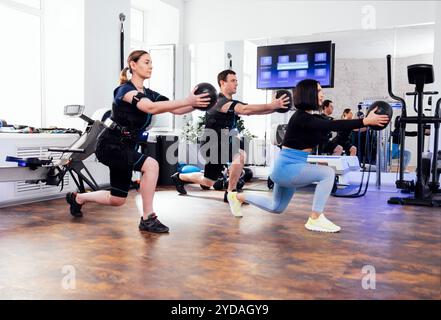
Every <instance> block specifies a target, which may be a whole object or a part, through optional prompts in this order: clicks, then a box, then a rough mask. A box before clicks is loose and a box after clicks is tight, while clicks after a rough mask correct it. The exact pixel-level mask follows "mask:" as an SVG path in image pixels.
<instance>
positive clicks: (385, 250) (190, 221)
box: [0, 182, 441, 299]
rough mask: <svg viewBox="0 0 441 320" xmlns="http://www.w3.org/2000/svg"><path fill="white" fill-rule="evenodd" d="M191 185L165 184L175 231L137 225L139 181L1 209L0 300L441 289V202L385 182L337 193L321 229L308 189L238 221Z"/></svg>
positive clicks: (166, 213) (324, 295)
mask: <svg viewBox="0 0 441 320" xmlns="http://www.w3.org/2000/svg"><path fill="white" fill-rule="evenodd" d="M248 186H249V188H253V189H258V188H260V189H262V190H265V188H264V184H263V183H262V182H258V183H253V184H251V185H248ZM187 189H188V190H189V194H190V195H188V196H177V194H176V192H175V191H174V190H172V189H171V188H165V189H164V188H163V189H160V190H159V192H157V194H156V210H157V212H158V215H159V216H160V218H161V221H162V222H164V223H165V224H166V225H168V226H169V227H170V229H171V232H170V234H166V235H157V234H149V233H141V232H139V231H138V222H139V214H138V212H137V209H136V205H135V195H136V192H135V191H133V192H131V193H130V195H129V198H128V201H127V204H126V205H125V206H124V207H121V208H108V207H102V206H99V205H94V204H90V205H87V206H85V208H84V213H85V216H84V217H83V218H82V219H74V218H72V217H71V216H70V215H69V213H68V211H67V210H68V208H67V206H66V204H65V202H64V200H62V199H59V200H53V201H48V202H41V203H35V204H32V205H23V206H17V207H11V208H4V209H0V243H1V246H0V257H1V258H0V299H440V298H441V210H440V208H422V207H400V206H390V205H388V204H387V202H386V201H387V198H388V197H389V196H391V195H392V194H391V193H386V192H378V191H373V192H369V193H368V195H367V196H365V197H363V198H359V199H339V198H330V200H329V202H328V206H327V216H328V217H329V218H330V219H332V220H333V221H334V222H336V223H337V224H339V225H340V226H341V227H342V232H340V233H339V234H321V233H315V232H310V231H307V230H305V228H304V226H303V225H304V223H305V222H306V219H307V215H308V211H309V210H310V203H311V201H312V194H311V193H310V192H309V191H308V190H306V191H300V192H299V193H297V194H296V195H295V197H294V199H293V200H292V201H291V205H290V206H289V208H288V210H287V211H286V212H285V213H283V214H281V215H276V214H270V213H266V212H263V211H261V210H259V209H256V208H255V207H252V206H246V207H244V218H242V219H237V218H234V217H233V216H232V215H231V214H230V213H229V211H228V208H227V205H226V204H224V203H223V202H222V197H223V193H221V192H217V191H201V190H200V189H199V188H196V187H194V188H192V187H188V188H187ZM365 266H372V267H374V268H375V271H376V285H375V289H374V290H372V289H371V290H365V289H363V286H362V280H363V277H365V276H366V274H365V273H363V267H365ZM370 271H372V269H369V272H370ZM371 275H372V274H371ZM72 279H75V282H73V281H72ZM369 283H371V284H372V282H369ZM66 285H67V286H66ZM73 286H75V288H74V289H73Z"/></svg>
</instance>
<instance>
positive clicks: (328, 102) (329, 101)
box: [322, 100, 332, 109]
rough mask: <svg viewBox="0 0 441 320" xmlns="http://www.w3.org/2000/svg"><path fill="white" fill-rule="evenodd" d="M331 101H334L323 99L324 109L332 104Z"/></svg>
mask: <svg viewBox="0 0 441 320" xmlns="http://www.w3.org/2000/svg"><path fill="white" fill-rule="evenodd" d="M331 103H332V101H331V100H325V101H323V103H322V108H323V109H324V108H327V107H329V105H330V104H331Z"/></svg>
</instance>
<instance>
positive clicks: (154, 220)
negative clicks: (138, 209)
mask: <svg viewBox="0 0 441 320" xmlns="http://www.w3.org/2000/svg"><path fill="white" fill-rule="evenodd" d="M139 230H141V231H148V232H154V233H166V232H168V230H169V229H168V227H167V226H165V225H163V224H162V223H161V222H160V221H159V220H158V217H157V216H156V214H154V213H153V214H151V215H149V217H148V218H147V220H144V218H143V217H141V221H140V222H139Z"/></svg>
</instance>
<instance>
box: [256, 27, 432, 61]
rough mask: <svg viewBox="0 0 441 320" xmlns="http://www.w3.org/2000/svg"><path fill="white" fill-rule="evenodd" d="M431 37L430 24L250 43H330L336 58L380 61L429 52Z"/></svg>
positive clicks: (430, 49)
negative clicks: (334, 46) (327, 41)
mask: <svg viewBox="0 0 441 320" xmlns="http://www.w3.org/2000/svg"><path fill="white" fill-rule="evenodd" d="M434 37H435V32H434V25H423V26H413V27H403V28H397V29H385V30H369V31H367V30H353V31H344V32H332V33H322V34H317V35H309V36H302V37H283V38H278V39H256V40H252V41H251V42H253V43H255V44H256V45H258V46H264V45H276V44H285V43H302V42H313V41H326V40H331V41H332V42H333V43H335V45H336V52H337V55H338V58H342V59H346V58H355V59H357V58H358V59H367V58H370V59H374V58H384V57H385V56H386V55H388V54H392V55H394V56H395V57H408V56H415V55H420V54H428V53H433V50H434V41H435V38H434Z"/></svg>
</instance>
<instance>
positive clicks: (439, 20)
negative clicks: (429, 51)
mask: <svg viewBox="0 0 441 320" xmlns="http://www.w3.org/2000/svg"><path fill="white" fill-rule="evenodd" d="M433 57H434V59H433V60H434V64H433V66H434V68H435V89H436V90H438V91H440V92H441V3H440V2H438V3H437V8H436V25H435V51H434V55H433ZM437 98H438V99H440V96H439V95H438V96H437ZM433 139H434V137H433V135H432V136H431V139H430V142H431V143H430V144H431V145H433ZM432 150H433V149H432ZM438 150H441V141H440V142H439V144H438Z"/></svg>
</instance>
